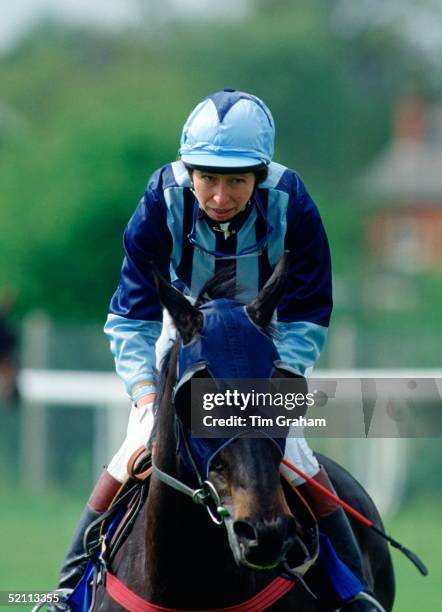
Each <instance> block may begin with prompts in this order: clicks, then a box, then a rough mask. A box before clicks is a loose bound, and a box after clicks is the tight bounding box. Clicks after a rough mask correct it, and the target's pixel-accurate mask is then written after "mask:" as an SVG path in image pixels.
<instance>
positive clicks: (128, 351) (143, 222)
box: [104, 181, 172, 399]
mask: <svg viewBox="0 0 442 612" xmlns="http://www.w3.org/2000/svg"><path fill="white" fill-rule="evenodd" d="M123 247H124V253H125V257H124V260H123V265H122V268H121V277H120V282H119V284H118V287H117V290H116V291H115V293H114V295H113V297H112V299H111V302H110V308H109V314H108V317H107V321H106V324H105V327H104V331H105V333H106V335H107V336H108V337H109V340H110V346H111V351H112V354H113V356H114V358H115V367H116V371H117V374H118V375H119V376H120V378H121V379H122V380H123V382H124V384H125V387H126V390H127V392H128V394H129V395H130V396H132V398H133V399H137V397H135V396H134V395H133V393H132V390H133V387H134V386H135V385H139V384H140V383H142V382H145V381H149V383H150V385H149V387H148V388H147V387H144V388H143V392H144V393H141V394H145V393H149V392H152V391H154V386H153V381H154V371H155V343H156V341H157V339H158V337H159V335H160V333H161V327H162V308H161V304H160V302H159V299H158V294H157V291H156V288H155V284H154V279H153V275H152V265H151V262H152V261H154V262H155V264H156V266H157V267H158V268H159V270H160V272H161V274H163V276H164V277H165V278H167V279H168V280H169V279H170V276H169V262H170V253H171V249H172V238H171V235H170V232H169V230H168V227H167V221H166V205H165V202H164V199H163V196H162V192H161V190H160V189H154V187H153V186H152V181H151V183H150V184H149V185H148V188H147V190H146V192H145V194H144V196H143V198H142V199H141V201H140V203H139V204H138V207H137V209H136V210H135V213H134V214H133V216H132V217H131V219H130V221H129V223H128V225H127V227H126V230H125V232H124V237H123ZM137 395H138V396H139V395H140V393H138V394H137Z"/></svg>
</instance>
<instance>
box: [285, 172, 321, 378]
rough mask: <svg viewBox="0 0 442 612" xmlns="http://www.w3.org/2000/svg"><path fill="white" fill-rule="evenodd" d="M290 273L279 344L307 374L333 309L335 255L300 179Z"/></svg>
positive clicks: (290, 220)
mask: <svg viewBox="0 0 442 612" xmlns="http://www.w3.org/2000/svg"><path fill="white" fill-rule="evenodd" d="M285 248H286V249H288V250H289V251H290V264H289V274H288V281H287V288H286V291H285V294H284V297H283V299H282V301H281V303H280V305H279V307H278V313H277V324H276V325H277V329H278V339H277V340H276V345H277V348H278V351H279V354H280V356H281V361H282V362H283V363H284V364H285V365H286V366H287V365H288V366H289V368H290V369H292V370H293V371H295V372H296V373H298V374H302V375H303V376H308V375H309V374H310V372H311V370H312V368H313V366H314V364H315V362H316V361H317V360H318V358H319V355H320V354H321V351H322V349H323V347H324V344H325V340H326V337H327V331H328V325H329V321H330V316H331V311H332V307H333V300H332V279H331V258H330V249H329V245H328V240H327V236H326V233H325V229H324V226H323V224H322V221H321V217H320V215H319V211H318V209H317V207H316V205H315V203H314V202H313V200H312V198H311V197H310V195H309V194H308V193H307V191H306V190H305V186H304V184H303V183H302V181H300V179H299V178H298V180H297V188H296V191H295V192H294V193H292V194H291V198H290V202H289V207H288V210H287V233H286V237H285Z"/></svg>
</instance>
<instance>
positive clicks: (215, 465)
mask: <svg viewBox="0 0 442 612" xmlns="http://www.w3.org/2000/svg"><path fill="white" fill-rule="evenodd" d="M226 467H227V466H226V463H225V462H224V461H223V460H222V459H220V458H219V457H215V459H214V460H213V461H212V463H211V465H210V469H211V470H213V471H214V472H223V471H224V470H225V469H226Z"/></svg>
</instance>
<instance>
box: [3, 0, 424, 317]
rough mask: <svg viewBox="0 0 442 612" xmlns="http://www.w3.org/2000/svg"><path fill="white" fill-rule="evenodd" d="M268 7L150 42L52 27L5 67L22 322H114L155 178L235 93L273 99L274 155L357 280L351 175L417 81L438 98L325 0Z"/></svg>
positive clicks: (389, 36)
mask: <svg viewBox="0 0 442 612" xmlns="http://www.w3.org/2000/svg"><path fill="white" fill-rule="evenodd" d="M273 5H274V3H272V9H270V8H269V3H265V2H263V3H258V9H257V10H256V12H255V13H254V15H253V16H251V17H249V18H248V19H247V20H246V21H237V22H235V21H232V22H222V21H221V22H211V23H210V26H208V25H207V23H199V24H197V25H188V24H187V25H179V24H171V25H170V26H169V27H168V28H165V29H161V30H159V31H157V32H150V33H149V35H148V36H146V37H143V36H141V35H135V34H134V33H131V34H130V35H129V34H123V35H112V36H110V35H103V34H97V33H93V32H91V31H79V30H70V29H61V28H60V27H59V26H57V27H56V26H54V25H51V24H46V25H45V26H42V27H41V28H40V29H39V30H37V31H35V32H34V33H33V34H32V35H31V36H30V37H28V38H27V39H26V40H25V41H23V42H22V43H21V45H20V46H19V47H18V48H16V49H15V50H14V51H13V52H11V53H10V54H9V55H7V56H4V57H2V58H1V59H0V82H1V83H2V93H1V103H2V105H3V107H4V108H6V109H12V110H13V113H14V120H13V121H9V122H8V125H9V129H4V130H3V131H2V130H0V182H1V185H2V190H1V215H0V232H1V235H2V241H1V244H0V269H1V270H2V284H6V285H9V286H13V287H16V288H17V289H18V290H19V295H20V311H21V312H22V313H23V312H25V311H27V310H30V309H35V308H42V309H44V310H46V311H47V312H49V313H50V314H51V315H53V316H55V317H57V318H59V319H77V320H81V321H87V320H97V321H101V320H102V319H103V315H104V314H105V312H106V308H107V303H108V299H109V296H110V295H111V293H112V291H113V289H114V287H115V285H116V281H117V277H118V269H119V266H120V261H121V255H122V250H121V234H122V231H123V228H124V226H125V224H126V222H127V220H128V218H129V216H130V214H131V212H132V211H133V209H134V208H135V205H136V203H137V201H138V199H139V198H140V196H141V194H142V192H143V190H144V186H145V184H146V182H147V180H148V178H149V176H150V174H151V172H152V171H153V170H154V169H155V168H157V167H159V166H160V165H161V164H163V163H166V162H168V161H170V160H172V159H174V158H175V156H176V151H177V148H178V141H179V134H180V130H181V127H182V124H183V122H184V120H185V118H186V116H187V114H188V112H189V111H190V110H191V108H192V107H193V106H194V104H195V103H196V102H197V101H199V99H201V98H202V97H203V96H205V95H207V94H208V93H209V92H211V91H215V90H217V89H220V88H222V87H225V86H230V87H235V88H237V89H244V90H248V91H253V92H254V93H256V94H257V95H259V96H261V97H262V98H263V99H264V100H265V101H266V102H267V103H268V105H269V106H270V108H271V109H272V111H273V113H274V115H275V119H276V123H277V127H278V132H277V155H276V159H277V160H279V161H281V162H282V163H285V164H287V165H290V166H293V167H296V168H297V169H298V170H299V171H300V172H301V174H302V175H303V177H304V178H305V179H306V181H307V184H308V186H309V188H310V191H311V192H312V194H313V196H314V197H315V199H316V200H317V201H318V203H319V205H320V208H321V211H322V213H323V216H324V218H325V221H326V225H327V229H328V231H329V234H330V239H331V243H332V251H333V257H334V264H335V273H336V274H337V275H338V276H339V275H347V276H348V275H350V276H351V275H357V274H358V273H359V274H360V271H361V269H360V265H361V258H363V252H362V251H360V250H357V251H356V252H355V250H354V244H355V241H357V240H360V239H361V223H360V220H361V218H363V217H364V214H365V209H364V207H363V206H362V205H361V199H360V196H359V195H358V190H357V188H355V185H356V179H358V178H359V176H360V173H361V172H362V171H363V170H364V168H365V166H366V164H367V163H368V161H369V160H370V159H371V158H372V157H373V155H374V154H375V153H376V152H377V151H378V150H379V148H380V147H381V146H382V145H383V143H385V141H386V140H387V139H388V136H389V130H390V127H389V126H390V123H391V115H392V109H393V106H394V104H395V102H396V101H397V99H398V97H399V96H400V95H401V94H402V92H403V91H404V89H406V88H407V87H408V85H409V83H410V82H411V81H413V83H414V82H415V81H416V78H417V77H416V75H418V77H419V78H418V80H419V81H422V82H423V83H424V85H425V87H427V88H428V87H429V86H427V85H426V83H425V74H424V71H423V70H420V67H419V66H417V67H416V61H415V59H414V58H413V61H411V59H410V58H409V57H408V56H407V54H406V53H405V52H404V50H403V49H402V48H401V45H400V44H399V42H398V41H397V40H396V38H395V35H394V33H393V32H391V31H388V30H386V29H378V30H375V31H370V32H369V33H365V34H361V35H360V36H358V37H353V38H351V39H348V38H347V39H346V38H344V37H342V36H339V35H338V34H337V33H336V32H334V31H333V29H332V28H331V27H330V23H329V9H328V4H327V3H324V2H321V1H319V0H317V1H315V2H306V1H298V2H295V3H287V2H278V3H277V6H273ZM349 236H351V238H352V240H351V241H349V240H348V237H349ZM338 314H339V313H338Z"/></svg>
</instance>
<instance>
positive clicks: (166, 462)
mask: <svg viewBox="0 0 442 612" xmlns="http://www.w3.org/2000/svg"><path fill="white" fill-rule="evenodd" d="M170 370H171V371H172V372H173V371H174V365H173V360H172V364H171V366H170ZM173 382H174V380H173V376H171V377H169V379H168V381H167V383H166V388H165V390H164V394H163V398H162V401H161V405H160V408H159V417H158V432H157V441H156V450H155V460H156V462H157V464H158V466H159V467H160V468H161V469H162V470H163V471H166V472H167V473H169V474H170V475H172V476H174V477H176V478H178V479H185V478H186V477H187V478H189V475H188V474H186V473H184V470H183V468H182V467H180V463H179V461H178V459H177V455H176V436H175V416H174V414H175V413H174V410H173V406H172V391H171V390H172V387H173ZM189 484H190V483H189ZM192 484H193V485H194V486H196V482H194V483H192ZM145 538H146V568H145V570H146V588H147V591H148V595H149V597H150V598H151V601H153V602H154V603H156V604H159V605H168V606H170V605H173V594H176V595H177V596H178V595H179V596H180V598H181V597H183V595H184V596H185V593H189V597H193V596H194V595H195V593H199V594H200V593H204V590H205V589H206V588H207V589H210V592H208V595H207V598H208V600H209V599H211V601H213V596H214V595H215V601H217V599H216V596H218V600H219V601H222V600H223V598H224V597H225V595H226V593H225V585H226V583H227V581H228V580H233V579H234V578H235V576H238V575H241V572H240V571H239V570H238V568H237V566H236V564H235V563H234V560H233V556H232V553H231V551H230V547H229V545H228V539H227V534H226V533H225V529H224V527H219V526H216V525H214V524H213V523H212V522H211V521H210V519H209V518H208V515H207V512H206V510H205V509H204V508H203V507H202V506H198V505H196V504H195V503H194V502H193V501H192V500H191V499H190V497H188V496H186V495H184V494H183V493H178V492H177V491H175V490H174V489H172V488H171V487H169V486H168V485H165V484H164V483H162V482H160V481H159V480H158V479H157V478H156V477H155V476H153V477H152V482H151V485H150V490H149V498H148V501H147V505H146V534H145ZM196 583H197V584H198V585H201V588H200V587H198V588H197V589H196V588H195V585H196ZM202 585H205V586H202ZM217 585H219V587H218V588H219V590H220V592H219V593H216V590H217ZM214 591H215V592H214ZM221 591H222V592H221ZM171 595H172V601H171ZM184 603H185V602H183V601H182V599H181V600H180V605H181V606H183V604H184ZM188 603H189V606H190V607H191V606H192V601H189V602H188ZM208 607H210V603H209V604H208Z"/></svg>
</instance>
